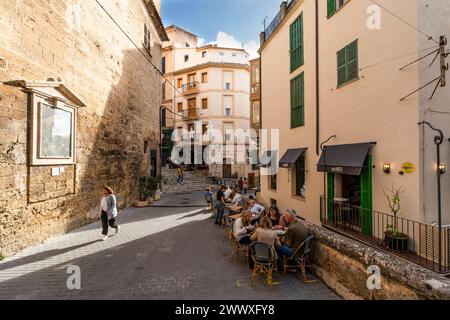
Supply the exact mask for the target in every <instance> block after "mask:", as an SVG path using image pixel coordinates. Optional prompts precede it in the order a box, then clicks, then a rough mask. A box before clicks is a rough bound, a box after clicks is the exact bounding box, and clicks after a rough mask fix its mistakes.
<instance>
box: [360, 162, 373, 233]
mask: <svg viewBox="0 0 450 320" xmlns="http://www.w3.org/2000/svg"><path fill="white" fill-rule="evenodd" d="M360 219H361V228H362V233H363V234H365V235H368V236H371V235H372V156H371V155H369V156H367V159H366V162H365V164H364V169H363V171H362V173H361V213H360Z"/></svg>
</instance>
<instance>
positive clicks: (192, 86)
mask: <svg viewBox="0 0 450 320" xmlns="http://www.w3.org/2000/svg"><path fill="white" fill-rule="evenodd" d="M199 87H200V83H199V82H198V81H195V82H189V83H186V84H183V86H182V90H183V93H187V92H191V91H198V90H199Z"/></svg>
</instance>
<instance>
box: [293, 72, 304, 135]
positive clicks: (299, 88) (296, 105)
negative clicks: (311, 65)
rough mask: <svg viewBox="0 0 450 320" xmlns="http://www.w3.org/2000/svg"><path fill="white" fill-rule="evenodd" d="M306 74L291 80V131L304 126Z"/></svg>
mask: <svg viewBox="0 0 450 320" xmlns="http://www.w3.org/2000/svg"><path fill="white" fill-rule="evenodd" d="M304 94H305V89H304V74H303V73H302V74H301V75H300V76H298V77H297V78H295V79H292V80H291V129H294V128H298V127H300V126H303V125H304V119H303V118H304V116H303V110H304Z"/></svg>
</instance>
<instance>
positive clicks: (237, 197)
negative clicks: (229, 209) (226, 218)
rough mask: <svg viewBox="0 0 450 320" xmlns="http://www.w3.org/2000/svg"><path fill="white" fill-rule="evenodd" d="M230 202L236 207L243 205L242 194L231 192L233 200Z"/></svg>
mask: <svg viewBox="0 0 450 320" xmlns="http://www.w3.org/2000/svg"><path fill="white" fill-rule="evenodd" d="M231 204H232V205H233V206H236V207H243V206H244V205H245V200H244V196H243V195H242V194H240V193H238V192H235V193H234V194H233V200H232V201H231Z"/></svg>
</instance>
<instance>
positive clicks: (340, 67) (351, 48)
mask: <svg viewBox="0 0 450 320" xmlns="http://www.w3.org/2000/svg"><path fill="white" fill-rule="evenodd" d="M358 65H359V64H358V40H355V41H353V42H352V43H351V44H349V45H348V46H346V47H345V48H343V49H342V50H340V51H339V52H338V53H337V82H338V83H337V84H338V87H340V86H342V85H344V84H346V83H349V82H351V81H353V80H358V79H359V71H358Z"/></svg>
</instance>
